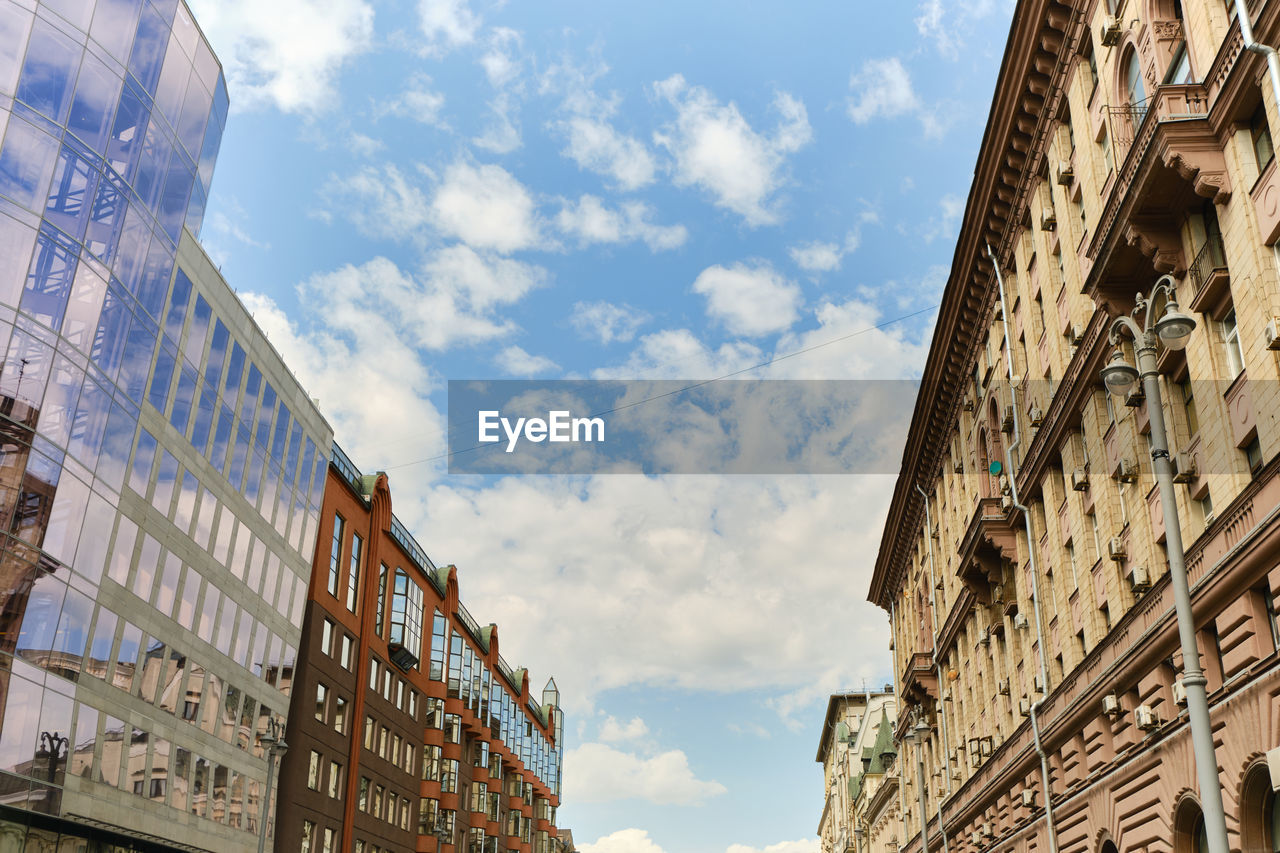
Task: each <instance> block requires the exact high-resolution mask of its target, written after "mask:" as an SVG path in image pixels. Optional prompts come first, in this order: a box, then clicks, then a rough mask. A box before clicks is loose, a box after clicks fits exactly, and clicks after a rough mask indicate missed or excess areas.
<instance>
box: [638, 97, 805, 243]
mask: <svg viewBox="0 0 1280 853" xmlns="http://www.w3.org/2000/svg"><path fill="white" fill-rule="evenodd" d="M654 91H655V92H656V93H657V95H658V96H659V97H660V98H662V99H663V100H665V101H667V102H668V103H669V104H670V105H671V106H672V107H674V108H675V110H676V118H675V121H674V122H672V123H671V124H668V125H666V126H664V127H663V128H662V130H660V131H659V132H657V133H655V134H654V141H655V142H657V143H658V144H659V145H661V146H662V147H663V148H666V149H667V151H668V152H670V154H671V156H672V157H673V158H674V159H675V173H674V179H675V183H676V185H677V186H697V187H699V188H701V189H702V190H704V191H705V192H708V193H710V194H711V196H712V197H713V198H714V200H715V203H716V205H717V206H719V207H723V208H725V209H727V210H731V211H733V212H734V213H737V214H739V215H741V216H742V217H743V219H744V220H745V221H746V222H747V224H748V225H752V226H755V225H764V224H769V223H773V222H777V221H778V219H779V218H780V217H779V214H778V211H777V210H776V204H775V203H774V199H773V195H774V193H775V192H776V191H777V190H778V189H780V188H781V187H782V185H783V183H784V167H785V163H786V156H787V155H788V154H791V153H793V152H795V151H796V150H798V149H799V148H801V147H802V146H804V145H805V144H807V143H808V142H809V141H810V140H811V139H812V138H813V131H812V128H810V126H809V119H808V116H807V114H806V112H805V108H804V104H802V103H801V102H800V101H799V100H797V99H795V98H793V97H792V96H791V95H788V94H786V93H785V92H783V93H779V94H778V96H777V97H776V98H775V99H774V109H775V110H777V112H778V113H779V114H780V117H781V119H780V121H779V123H778V126H777V128H776V130H775V131H774V133H773V134H772V135H771V136H769V135H765V134H762V133H759V132H757V131H756V130H754V129H753V128H752V127H751V125H749V124H748V123H747V121H746V119H744V118H743V117H742V113H741V112H739V110H738V107H737V105H736V104H733V103H732V102H731V103H729V104H721V103H719V102H718V101H717V100H716V99H715V96H714V95H712V93H711V92H710V91H709V90H707V89H705V88H703V87H701V86H690V85H689V84H688V83H686V82H685V79H684V77H682V76H680V75H679V74H677V75H674V76H672V77H669V78H667V79H666V80H663V81H661V82H659V83H656V84H654Z"/></svg>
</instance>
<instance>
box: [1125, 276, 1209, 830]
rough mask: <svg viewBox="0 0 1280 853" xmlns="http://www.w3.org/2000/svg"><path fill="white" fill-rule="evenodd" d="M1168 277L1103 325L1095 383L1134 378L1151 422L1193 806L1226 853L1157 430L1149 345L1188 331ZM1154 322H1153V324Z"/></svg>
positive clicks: (1205, 704) (1169, 480) (1169, 483)
mask: <svg viewBox="0 0 1280 853" xmlns="http://www.w3.org/2000/svg"><path fill="white" fill-rule="evenodd" d="M1175 287H1176V284H1175V282H1174V280H1173V277H1172V276H1168V275H1165V276H1161V277H1160V279H1159V280H1158V281H1156V283H1155V285H1154V286H1153V287H1152V288H1151V295H1150V296H1148V297H1145V298H1144V297H1143V296H1142V294H1138V299H1137V304H1136V305H1135V306H1134V309H1133V317H1137V316H1138V315H1139V314H1140V313H1141V314H1142V315H1143V325H1142V326H1141V327H1140V326H1139V325H1138V323H1137V321H1136V320H1135V319H1133V317H1126V316H1124V315H1121V316H1119V317H1116V318H1115V319H1114V320H1112V321H1111V334H1110V341H1111V343H1112V344H1113V345H1114V346H1115V347H1116V351H1115V354H1114V355H1112V357H1111V361H1110V362H1108V363H1107V366H1106V367H1104V368H1103V369H1102V381H1103V383H1104V384H1106V386H1107V389H1108V390H1109V391H1111V392H1112V393H1113V394H1117V395H1123V394H1125V393H1127V392H1128V391H1129V389H1130V388H1132V387H1133V384H1134V383H1135V382H1136V381H1137V380H1139V379H1141V380H1142V386H1143V391H1144V393H1145V394H1146V398H1147V417H1148V419H1149V421H1150V423H1151V467H1152V469H1153V470H1154V471H1155V476H1156V482H1157V484H1158V485H1159V486H1160V508H1161V511H1162V512H1163V514H1164V535H1165V550H1166V551H1167V553H1168V557H1169V576H1170V583H1171V584H1172V586H1173V603H1174V609H1175V611H1176V613H1177V617H1178V640H1179V642H1180V643H1181V645H1182V668H1183V675H1182V683H1183V685H1184V686H1185V687H1186V688H1187V715H1188V717H1190V721H1191V741H1192V745H1193V747H1194V753H1195V761H1196V776H1197V779H1198V780H1199V784H1200V807H1201V809H1202V811H1203V814H1204V825H1205V829H1206V831H1207V834H1208V837H1209V853H1229V848H1228V847H1227V821H1226V817H1225V815H1224V813H1223V809H1222V784H1221V782H1220V781H1219V779H1218V759H1217V755H1216V754H1215V753H1214V749H1213V729H1212V727H1211V726H1210V724H1209V698H1208V695H1207V694H1206V692H1205V685H1206V684H1207V683H1208V682H1207V680H1206V679H1205V677H1204V672H1203V671H1202V670H1201V669H1200V653H1199V650H1198V649H1197V648H1196V626H1195V620H1194V618H1193V616H1192V613H1191V590H1190V586H1189V585H1188V583H1187V565H1186V556H1185V554H1184V553H1183V549H1182V528H1181V527H1180V526H1179V525H1178V505H1177V503H1176V500H1175V496H1174V489H1173V466H1172V464H1170V462H1169V436H1168V434H1167V433H1166V432H1165V426H1164V409H1163V408H1162V407H1161V403H1160V378H1159V377H1160V371H1159V370H1158V369H1157V367H1156V343H1157V340H1159V341H1160V342H1163V344H1164V345H1165V346H1166V347H1168V348H1169V349H1173V350H1180V349H1182V348H1183V347H1185V346H1186V345H1187V339H1188V338H1189V337H1190V336H1191V332H1192V330H1193V329H1195V327H1196V321H1195V318H1193V317H1191V316H1190V315H1189V314H1184V313H1183V312H1182V311H1180V310H1179V309H1178V303H1177V301H1176V296H1175V293H1174V288H1175ZM1162 294H1163V295H1164V297H1165V303H1164V312H1163V313H1162V314H1160V316H1159V318H1158V319H1157V318H1156V299H1157V298H1158V297H1159V296H1160V295H1162ZM1153 321H1154V322H1153ZM1125 333H1128V336H1129V337H1130V338H1131V339H1132V340H1133V344H1134V347H1135V349H1136V350H1137V354H1138V366H1137V368H1136V369H1135V368H1134V367H1133V365H1131V364H1129V363H1128V362H1127V361H1125V358H1124V354H1123V353H1122V352H1121V351H1120V348H1119V347H1120V342H1121V341H1122V340H1123V337H1124V334H1125Z"/></svg>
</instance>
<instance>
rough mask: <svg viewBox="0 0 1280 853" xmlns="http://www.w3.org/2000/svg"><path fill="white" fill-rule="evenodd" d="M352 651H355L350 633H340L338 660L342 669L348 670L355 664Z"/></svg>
mask: <svg viewBox="0 0 1280 853" xmlns="http://www.w3.org/2000/svg"><path fill="white" fill-rule="evenodd" d="M354 652H355V643H353V642H352V640H351V635H350V634H343V635H342V653H341V655H340V656H339V662H340V663H341V664H342V668H343V669H345V670H348V671H350V669H351V667H352V666H353V665H354V664H355V653H354Z"/></svg>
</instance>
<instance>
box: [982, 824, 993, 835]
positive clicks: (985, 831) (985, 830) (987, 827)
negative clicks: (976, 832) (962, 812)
mask: <svg viewBox="0 0 1280 853" xmlns="http://www.w3.org/2000/svg"><path fill="white" fill-rule="evenodd" d="M982 837H983V838H995V837H996V831H995V830H994V829H993V828H992V827H991V823H990V822H987V823H984V824H983V825H982Z"/></svg>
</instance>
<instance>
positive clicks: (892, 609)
mask: <svg viewBox="0 0 1280 853" xmlns="http://www.w3.org/2000/svg"><path fill="white" fill-rule="evenodd" d="M897 627H898V602H896V601H890V602H889V633H890V634H891V635H893V634H894V633H895V631H896V630H897ZM892 640H893V643H892V644H891V650H892V651H893V672H894V676H893V677H894V678H897V677H898V675H900V674H901V672H902V671H901V670H900V669H898V638H897V637H896V636H893V637H892ZM894 706H895V708H896V709H897V712H898V713H899V714H901V713H902V695H901V694H899V695H897V696H895V697H894ZM905 764H906V758H905V756H904V757H903V760H902V761H899V762H898V816H899V817H900V818H902V840H901V841H899V842H898V849H902V848H903V847H905V846H906V844H907V838H908V837H909V833H910V830H909V829H908V828H907V774H906V769H905Z"/></svg>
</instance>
